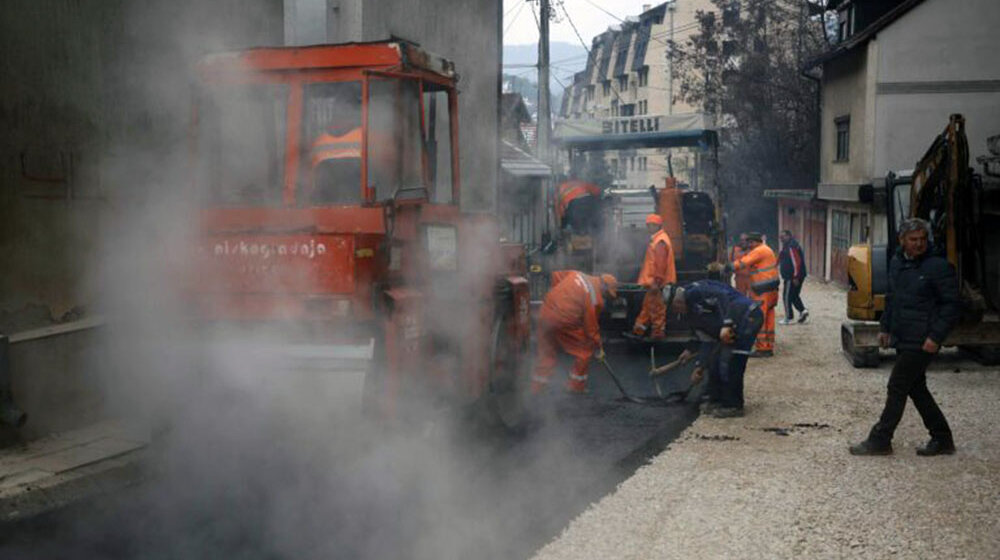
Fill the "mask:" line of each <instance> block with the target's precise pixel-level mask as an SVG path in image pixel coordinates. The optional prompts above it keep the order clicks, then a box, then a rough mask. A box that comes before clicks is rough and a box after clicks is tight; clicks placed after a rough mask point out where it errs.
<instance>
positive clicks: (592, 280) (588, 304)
mask: <svg viewBox="0 0 1000 560" xmlns="http://www.w3.org/2000/svg"><path fill="white" fill-rule="evenodd" d="M602 309H604V298H603V297H602V296H601V279H600V278H598V277H597V276H590V275H588V274H584V273H582V272H579V271H576V270H557V271H555V272H553V273H552V287H551V288H549V293H548V294H546V296H545V303H543V304H542V311H541V318H542V319H543V320H544V321H546V322H548V323H551V324H553V325H555V326H557V327H559V328H566V329H581V330H582V332H583V334H584V336H585V337H586V338H587V339H589V340H591V341H593V343H594V346H595V347H596V346H600V344H601V329H600V327H598V325H597V318H598V316H600V314H601V310H602Z"/></svg>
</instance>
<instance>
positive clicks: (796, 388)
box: [536, 282, 1000, 560]
mask: <svg viewBox="0 0 1000 560" xmlns="http://www.w3.org/2000/svg"><path fill="white" fill-rule="evenodd" d="M803 299H804V301H805V302H806V305H807V306H808V307H809V309H810V312H811V314H812V317H811V322H810V323H808V324H806V325H789V326H779V327H778V342H777V352H776V356H775V357H774V358H772V359H759V360H752V361H751V362H750V366H749V368H748V371H747V386H746V394H747V402H748V404H747V416H746V417H745V418H739V419H727V420H720V419H714V418H709V417H704V416H703V417H700V418H699V419H698V420H697V421H695V422H694V423H693V424H692V425H691V426H689V427H688V428H687V430H686V431H685V432H684V433H683V434H682V435H681V436H680V437H679V438H678V439H677V440H676V441H675V442H674V443H672V444H671V445H670V446H669V447H668V448H667V450H666V451H665V452H663V453H662V454H660V455H659V456H657V457H656V458H655V459H653V460H652V461H651V462H650V464H648V465H646V466H644V467H642V468H641V469H639V470H638V471H637V472H636V473H635V475H634V476H632V477H631V478H629V479H628V480H627V481H625V482H623V483H622V484H621V485H620V486H619V487H618V489H617V490H616V491H615V492H614V493H613V494H612V495H609V496H607V497H605V498H604V499H602V500H601V501H600V502H598V503H596V504H594V505H592V506H591V507H590V508H589V509H588V510H587V511H586V512H584V513H583V514H582V515H580V516H579V517H578V518H577V519H575V520H574V521H573V522H572V523H571V524H570V526H569V527H568V528H567V529H566V530H565V531H564V532H563V534H562V535H561V536H560V537H559V538H558V539H556V540H555V541H553V542H551V543H550V544H548V545H547V546H545V547H544V548H542V549H541V550H540V551H539V552H538V554H537V555H536V558H537V559H540V560H560V559H566V560H581V559H586V558H595V559H597V558H600V559H605V558H635V559H649V558H679V559H681V558H683V559H690V558H798V557H808V558H841V557H849V558H889V557H893V558H970V559H986V558H998V557H1000V438H997V435H996V434H997V431H996V430H997V426H998V424H1000V409H998V406H997V403H998V402H1000V370H998V369H997V368H995V367H985V366H981V365H978V364H977V363H976V362H973V361H970V360H967V359H963V358H962V356H959V355H958V354H956V353H955V352H954V351H951V352H947V351H946V352H945V354H944V355H942V356H941V357H939V358H938V359H937V360H935V362H934V363H933V364H932V366H931V369H930V372H929V374H928V378H929V380H928V384H929V386H930V389H931V392H932V393H933V394H934V395H935V397H936V398H937V399H938V402H939V404H940V406H941V408H942V410H943V411H944V412H945V415H946V416H947V417H948V420H949V422H950V423H951V426H952V430H953V431H954V433H955V438H956V445H957V446H958V452H957V454H955V455H953V456H946V457H929V458H928V457H918V456H917V455H916V454H915V453H914V449H915V448H916V447H917V446H918V445H921V444H922V443H924V442H925V441H926V439H927V434H926V431H925V430H924V428H923V425H922V424H921V422H920V418H919V416H918V415H917V413H916V411H915V410H914V409H913V407H912V405H910V406H908V407H907V411H906V413H905V415H904V417H903V421H902V423H901V424H900V426H899V429H898V430H897V433H896V439H895V440H894V447H895V455H893V456H890V457H852V456H850V455H849V454H848V453H847V446H848V444H849V443H852V442H855V441H858V440H860V439H863V438H864V436H865V435H866V434H867V431H868V429H869V427H870V426H871V424H872V423H873V422H874V421H875V420H876V418H877V415H878V414H879V412H880V411H881V406H882V404H883V402H884V398H885V384H886V381H887V379H888V375H889V370H890V368H891V357H885V356H884V357H883V362H882V365H881V367H880V368H879V369H877V370H862V369H853V368H851V367H850V366H849V365H848V364H847V362H846V361H845V359H844V358H843V356H842V354H841V352H840V336H839V325H840V322H841V320H842V319H843V317H844V292H843V291H841V290H839V289H837V288H836V287H833V286H829V285H825V284H821V283H817V282H809V283H808V284H807V285H806V287H805V289H804V290H803ZM779 311H780V309H779Z"/></svg>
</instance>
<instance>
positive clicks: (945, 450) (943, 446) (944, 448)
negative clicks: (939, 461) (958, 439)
mask: <svg viewBox="0 0 1000 560" xmlns="http://www.w3.org/2000/svg"><path fill="white" fill-rule="evenodd" d="M954 454H955V444H954V443H952V442H950V441H945V440H941V439H937V438H931V440H930V441H928V442H927V445H924V446H923V447H918V448H917V455H920V456H923V457H933V456H934V455H954Z"/></svg>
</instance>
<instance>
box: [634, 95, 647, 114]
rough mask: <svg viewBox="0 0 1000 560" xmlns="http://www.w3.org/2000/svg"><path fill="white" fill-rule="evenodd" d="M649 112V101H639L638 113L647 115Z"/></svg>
mask: <svg viewBox="0 0 1000 560" xmlns="http://www.w3.org/2000/svg"><path fill="white" fill-rule="evenodd" d="M647 112H649V101H647V100H645V99H643V100H642V101H639V102H638V112H637V113H636V114H637V115H645V114H646V113H647Z"/></svg>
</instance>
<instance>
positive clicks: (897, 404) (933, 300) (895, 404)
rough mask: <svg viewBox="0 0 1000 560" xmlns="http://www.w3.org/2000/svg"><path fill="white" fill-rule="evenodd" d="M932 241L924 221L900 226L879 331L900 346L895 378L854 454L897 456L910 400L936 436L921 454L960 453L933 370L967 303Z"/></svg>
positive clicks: (885, 343) (891, 376) (891, 378)
mask: <svg viewBox="0 0 1000 560" xmlns="http://www.w3.org/2000/svg"><path fill="white" fill-rule="evenodd" d="M929 238H930V225H929V224H928V223H927V222H926V221H924V220H921V219H920V218H910V219H908V220H906V221H904V222H903V223H902V224H900V226H899V249H898V250H897V251H896V254H895V255H893V257H892V260H891V261H890V262H889V289H888V291H887V292H886V302H885V311H884V312H883V313H882V322H881V328H880V332H879V343H880V344H881V345H882V346H883V347H886V346H889V345H890V344H892V345H893V346H895V347H896V363H895V365H894V366H893V368H892V373H890V374H889V384H888V387H887V395H886V399H885V408H883V409H882V415H881V416H880V417H879V419H878V422H876V423H875V425H874V426H872V429H871V431H870V432H869V433H868V439H866V440H864V441H862V442H861V443H858V444H856V445H852V446H851V447H850V452H851V454H852V455H889V454H890V453H892V436H893V433H894V432H895V431H896V426H897V425H898V424H899V421H900V419H902V417H903V409H904V408H905V407H906V399H907V397H909V398H910V399H912V400H913V406H914V407H916V409H917V412H918V413H920V417H921V419H923V421H924V426H925V427H926V428H927V431H928V432H930V436H931V439H930V441H929V442H928V443H927V445H925V446H923V447H920V448H918V449H917V455H950V454H952V453H954V452H955V442H954V439H953V438H952V434H951V428H950V427H949V426H948V421H947V420H945V417H944V413H942V412H941V409H940V408H938V405H937V402H935V401H934V397H933V396H932V395H931V392H930V390H928V389H927V366H928V365H930V363H931V360H933V359H934V355H935V354H937V352H938V350H940V348H941V344H942V343H943V342H944V341H945V339H946V338H948V333H949V332H951V329H952V328H953V327H954V326H955V324H956V323H957V322H958V319H959V316H960V315H961V311H962V309H961V300H960V299H959V292H958V281H957V280H956V278H955V269H954V268H952V266H951V263H949V262H948V261H947V260H946V259H945V258H943V257H940V256H938V255H936V254H933V252H932V251H930V250H929V248H930V242H929Z"/></svg>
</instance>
